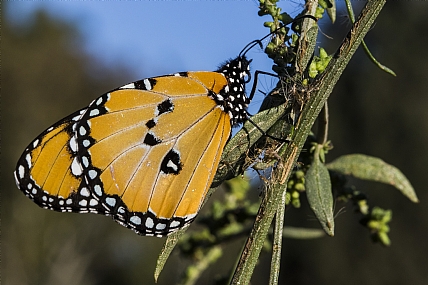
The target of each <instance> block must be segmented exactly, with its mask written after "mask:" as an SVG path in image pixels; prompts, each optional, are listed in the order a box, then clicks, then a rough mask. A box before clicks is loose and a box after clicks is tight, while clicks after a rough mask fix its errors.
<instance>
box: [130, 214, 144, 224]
mask: <svg viewBox="0 0 428 285" xmlns="http://www.w3.org/2000/svg"><path fill="white" fill-rule="evenodd" d="M129 221H130V222H131V223H133V224H135V225H141V218H140V217H138V216H132V217H131V218H130V219H129Z"/></svg>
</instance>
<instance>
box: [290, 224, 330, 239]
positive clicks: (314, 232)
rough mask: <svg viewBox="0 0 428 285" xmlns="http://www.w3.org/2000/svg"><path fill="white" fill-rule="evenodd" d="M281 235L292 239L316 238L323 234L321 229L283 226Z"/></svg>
mask: <svg viewBox="0 0 428 285" xmlns="http://www.w3.org/2000/svg"><path fill="white" fill-rule="evenodd" d="M282 235H283V237H285V238H293V239H316V238H321V237H324V236H325V233H324V232H323V231H322V230H321V229H308V228H295V227H285V228H284V232H283V234H282Z"/></svg>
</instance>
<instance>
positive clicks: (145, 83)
mask: <svg viewBox="0 0 428 285" xmlns="http://www.w3.org/2000/svg"><path fill="white" fill-rule="evenodd" d="M143 82H144V87H146V90H152V84H150V81H149V80H148V79H144V80H143Z"/></svg>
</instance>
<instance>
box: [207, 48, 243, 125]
mask: <svg viewBox="0 0 428 285" xmlns="http://www.w3.org/2000/svg"><path fill="white" fill-rule="evenodd" d="M250 62H251V60H248V59H247V58H246V57H245V55H240V56H238V57H236V58H235V59H231V60H228V61H226V62H225V63H224V64H223V65H222V66H221V67H220V68H219V69H218V70H217V72H219V73H222V74H223V75H224V76H225V77H226V80H227V85H226V86H225V87H224V88H223V90H222V91H221V92H220V93H219V94H215V95H214V96H213V97H214V100H216V102H217V104H219V106H220V108H222V110H223V111H225V112H226V113H228V114H229V116H230V120H231V122H232V125H236V124H240V123H243V122H245V120H246V119H247V118H248V112H247V108H248V104H249V103H250V99H249V98H248V97H247V95H246V94H245V84H246V83H248V82H249V81H250V79H251V73H250Z"/></svg>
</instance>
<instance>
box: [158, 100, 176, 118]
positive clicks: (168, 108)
mask: <svg viewBox="0 0 428 285" xmlns="http://www.w3.org/2000/svg"><path fill="white" fill-rule="evenodd" d="M173 110H174V104H172V101H171V100H170V99H167V100H165V101H163V102H162V103H160V104H159V105H158V115H161V114H164V113H170V112H172V111H173Z"/></svg>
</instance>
